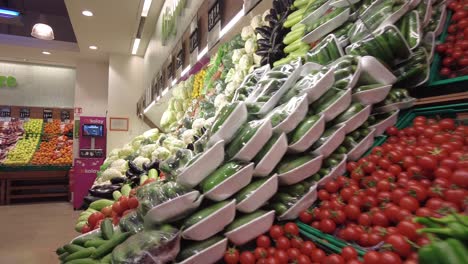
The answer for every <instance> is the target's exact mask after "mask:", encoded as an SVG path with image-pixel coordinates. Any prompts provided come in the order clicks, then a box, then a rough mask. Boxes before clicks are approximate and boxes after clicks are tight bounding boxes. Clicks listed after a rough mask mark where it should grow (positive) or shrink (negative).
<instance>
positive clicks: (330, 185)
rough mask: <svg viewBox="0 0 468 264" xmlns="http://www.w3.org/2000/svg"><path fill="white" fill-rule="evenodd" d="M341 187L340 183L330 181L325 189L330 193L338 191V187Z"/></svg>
mask: <svg viewBox="0 0 468 264" xmlns="http://www.w3.org/2000/svg"><path fill="white" fill-rule="evenodd" d="M339 188H340V186H338V184H337V183H336V182H334V181H329V182H327V183H326V184H325V189H326V190H327V191H328V192H329V193H336V192H337V191H338V189H339Z"/></svg>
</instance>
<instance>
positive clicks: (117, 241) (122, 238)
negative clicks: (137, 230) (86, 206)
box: [92, 232, 132, 259]
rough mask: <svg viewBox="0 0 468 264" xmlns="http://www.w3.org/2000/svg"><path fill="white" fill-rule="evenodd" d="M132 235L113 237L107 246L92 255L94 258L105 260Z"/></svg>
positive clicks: (102, 246) (99, 248) (101, 247)
mask: <svg viewBox="0 0 468 264" xmlns="http://www.w3.org/2000/svg"><path fill="white" fill-rule="evenodd" d="M131 235H132V233H130V232H125V233H120V234H116V235H115V236H113V237H112V238H111V239H110V240H108V241H107V242H106V243H105V244H102V245H101V246H99V247H98V248H97V249H95V251H93V253H92V258H94V259H100V258H103V257H104V256H105V255H107V254H109V253H111V252H112V250H113V249H114V248H115V247H116V246H118V245H120V244H122V243H123V242H124V241H125V240H127V238H129V237H130V236H131Z"/></svg>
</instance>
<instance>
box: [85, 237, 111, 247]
mask: <svg viewBox="0 0 468 264" xmlns="http://www.w3.org/2000/svg"><path fill="white" fill-rule="evenodd" d="M106 242H107V241H106V240H104V239H93V240H88V241H86V242H85V244H84V246H85V247H87V248H89V247H94V248H97V247H99V246H101V245H102V244H104V243H106Z"/></svg>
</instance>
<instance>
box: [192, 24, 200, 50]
mask: <svg viewBox="0 0 468 264" xmlns="http://www.w3.org/2000/svg"><path fill="white" fill-rule="evenodd" d="M199 43H200V36H199V31H198V27H197V28H195V30H194V31H193V32H192V34H190V53H192V52H193V51H194V50H195V49H196V48H198V45H199Z"/></svg>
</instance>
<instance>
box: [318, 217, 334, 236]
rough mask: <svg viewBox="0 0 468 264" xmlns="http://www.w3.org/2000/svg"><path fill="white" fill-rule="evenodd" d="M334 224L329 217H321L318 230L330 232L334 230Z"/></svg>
mask: <svg viewBox="0 0 468 264" xmlns="http://www.w3.org/2000/svg"><path fill="white" fill-rule="evenodd" d="M335 229H336V224H335V222H333V221H332V220H330V219H323V220H321V221H320V230H321V231H322V232H324V233H327V234H331V233H333V232H334V231H335Z"/></svg>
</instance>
